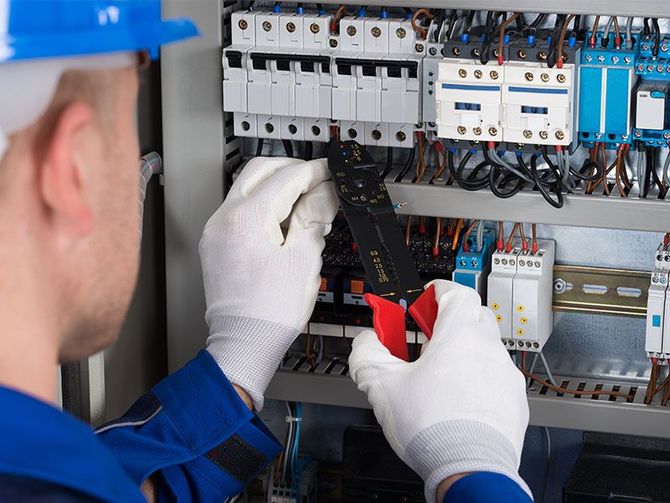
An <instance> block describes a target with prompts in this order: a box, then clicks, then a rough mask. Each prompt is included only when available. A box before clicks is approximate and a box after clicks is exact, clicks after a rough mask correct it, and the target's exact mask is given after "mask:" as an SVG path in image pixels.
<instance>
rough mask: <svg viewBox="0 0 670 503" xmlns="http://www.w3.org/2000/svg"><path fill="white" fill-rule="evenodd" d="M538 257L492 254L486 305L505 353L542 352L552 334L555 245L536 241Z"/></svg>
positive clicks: (521, 253) (525, 253)
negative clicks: (516, 351)
mask: <svg viewBox="0 0 670 503" xmlns="http://www.w3.org/2000/svg"><path fill="white" fill-rule="evenodd" d="M538 245H539V249H538V252H537V253H531V252H529V251H527V250H522V249H521V247H520V246H519V243H517V246H515V247H514V248H513V249H512V251H510V252H506V251H496V252H495V253H494V254H493V260H492V266H491V274H489V280H488V305H489V307H490V308H491V310H492V311H493V313H494V314H495V316H496V320H497V321H498V324H499V327H500V336H501V338H502V340H503V343H504V344H505V345H506V346H507V347H508V349H519V350H524V351H532V352H537V351H541V350H542V348H543V347H544V345H545V343H546V342H547V340H548V339H549V337H550V336H551V333H552V331H553V321H554V318H553V312H552V296H553V267H554V260H555V256H556V245H555V243H554V241H551V240H539V241H538Z"/></svg>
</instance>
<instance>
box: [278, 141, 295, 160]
mask: <svg viewBox="0 0 670 503" xmlns="http://www.w3.org/2000/svg"><path fill="white" fill-rule="evenodd" d="M281 142H282V145H284V152H286V157H293V145H292V144H291V140H282V141H281Z"/></svg>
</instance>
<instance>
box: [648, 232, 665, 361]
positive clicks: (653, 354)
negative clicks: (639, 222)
mask: <svg viewBox="0 0 670 503" xmlns="http://www.w3.org/2000/svg"><path fill="white" fill-rule="evenodd" d="M669 273H670V252H669V251H668V250H667V249H666V247H665V246H664V245H660V246H659V247H658V250H657V251H656V257H655V261H654V270H653V271H652V272H651V284H650V286H649V293H648V297H647V325H646V336H645V344H644V347H645V350H646V351H647V355H648V356H649V357H650V358H657V359H659V360H663V362H661V361H659V363H665V360H667V358H668V356H670V316H669V314H670V302H669V301H670V299H668V295H667V290H668V279H669Z"/></svg>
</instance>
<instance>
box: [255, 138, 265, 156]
mask: <svg viewBox="0 0 670 503" xmlns="http://www.w3.org/2000/svg"><path fill="white" fill-rule="evenodd" d="M264 144H265V140H263V138H259V139H258V143H256V157H261V156H262V155H263V145H264Z"/></svg>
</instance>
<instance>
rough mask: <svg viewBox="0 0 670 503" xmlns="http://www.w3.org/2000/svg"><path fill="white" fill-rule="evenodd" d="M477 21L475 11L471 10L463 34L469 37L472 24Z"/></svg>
mask: <svg viewBox="0 0 670 503" xmlns="http://www.w3.org/2000/svg"><path fill="white" fill-rule="evenodd" d="M474 20H475V11H474V10H470V11H468V17H467V18H465V29H464V30H463V33H467V34H468V35H469V34H470V30H471V29H472V22H473V21H474Z"/></svg>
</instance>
